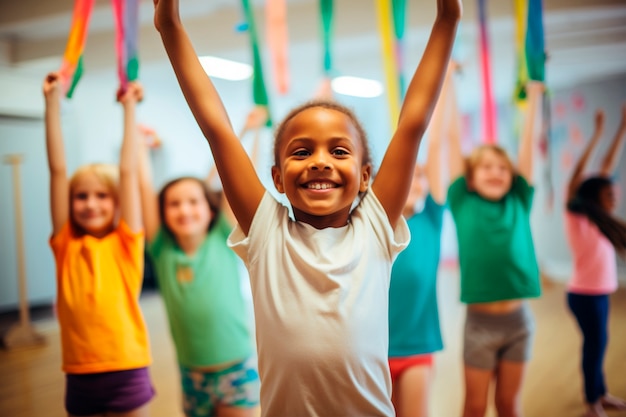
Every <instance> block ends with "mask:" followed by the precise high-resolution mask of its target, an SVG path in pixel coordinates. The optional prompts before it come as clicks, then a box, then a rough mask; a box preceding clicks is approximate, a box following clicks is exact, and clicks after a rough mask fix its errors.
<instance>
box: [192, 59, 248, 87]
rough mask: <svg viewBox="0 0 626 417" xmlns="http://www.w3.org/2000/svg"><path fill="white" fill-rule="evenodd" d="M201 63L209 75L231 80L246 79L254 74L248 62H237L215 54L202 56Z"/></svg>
mask: <svg viewBox="0 0 626 417" xmlns="http://www.w3.org/2000/svg"><path fill="white" fill-rule="evenodd" d="M199 58H200V64H201V65H202V68H204V71H205V72H206V73H207V74H208V75H209V77H215V78H222V79H224V80H230V81H241V80H246V79H248V78H250V77H251V76H252V67H251V66H250V65H248V64H242V63H241V62H235V61H231V60H228V59H223V58H217V57H214V56H201V57H199Z"/></svg>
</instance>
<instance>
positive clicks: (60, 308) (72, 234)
mask: <svg viewBox="0 0 626 417" xmlns="http://www.w3.org/2000/svg"><path fill="white" fill-rule="evenodd" d="M43 92H44V96H45V103H46V110H45V125H46V146H47V152H48V165H49V168H50V210H51V214H52V236H51V238H50V246H51V248H52V252H53V254H54V258H55V262H56V279H57V301H56V306H57V316H58V320H59V326H60V330H61V350H62V360H63V371H64V372H65V373H66V393H65V408H66V410H67V413H68V415H69V416H85V415H89V416H92V415H93V416H104V415H111V414H110V413H115V415H116V416H123V417H144V416H148V415H149V411H148V403H149V401H150V400H151V399H152V397H153V396H154V390H153V388H152V384H151V381H150V376H149V373H148V366H149V365H150V362H151V356H150V346H149V338H148V331H147V327H146V323H145V321H144V318H143V314H142V312H141V308H140V305H139V294H140V291H141V282H142V276H143V266H144V265H143V260H144V257H143V249H144V236H143V231H142V226H141V207H140V200H139V194H138V189H137V184H138V183H137V172H136V171H137V155H136V152H137V151H136V148H137V145H136V142H137V140H136V138H135V137H134V131H135V107H136V104H137V102H139V101H141V99H142V94H143V91H142V88H141V86H140V85H139V84H136V83H131V84H130V85H129V87H128V90H127V91H126V92H125V93H119V94H118V101H119V102H120V103H121V105H122V106H123V108H124V139H123V142H122V149H121V155H120V163H119V168H117V167H113V166H108V165H104V164H90V165H85V166H83V167H81V168H79V169H78V170H77V171H76V172H75V173H74V175H73V176H72V177H71V178H70V179H69V181H68V178H67V174H66V170H67V168H66V161H65V155H64V149H63V136H62V132H61V114H60V113H61V110H60V107H61V95H62V94H61V83H60V78H59V74H58V73H50V74H48V75H47V76H46V78H45V80H44V83H43ZM118 177H119V180H118ZM118 219H119V220H118Z"/></svg>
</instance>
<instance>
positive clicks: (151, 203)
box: [137, 135, 161, 242]
mask: <svg viewBox="0 0 626 417" xmlns="http://www.w3.org/2000/svg"><path fill="white" fill-rule="evenodd" d="M137 141H138V148H139V151H138V161H139V172H138V180H139V195H140V196H141V218H142V220H143V228H144V233H145V236H146V241H147V242H151V241H152V240H153V239H154V237H155V236H156V234H157V231H158V230H159V226H160V223H161V220H160V219H159V203H158V201H157V199H158V197H157V193H156V191H155V190H154V180H153V177H152V165H151V164H150V147H149V146H148V144H147V143H146V141H145V139H144V138H143V137H141V135H137Z"/></svg>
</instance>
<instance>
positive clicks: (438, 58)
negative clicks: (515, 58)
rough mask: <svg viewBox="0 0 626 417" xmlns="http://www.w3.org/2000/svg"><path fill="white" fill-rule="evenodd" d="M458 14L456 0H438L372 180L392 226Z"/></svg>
mask: <svg viewBox="0 0 626 417" xmlns="http://www.w3.org/2000/svg"><path fill="white" fill-rule="evenodd" d="M460 18H461V3H460V1H459V0H438V1H437V18H436V20H435V23H434V25H433V29H432V31H431V34H430V38H429V40H428V44H427V45H426V49H425V51H424V55H423V56H422V59H421V61H420V63H419V65H418V67H417V70H416V71H415V74H414V75H413V79H412V80H411V83H410V84H409V88H408V90H407V94H406V97H405V99H404V103H403V104H402V109H401V110H400V117H399V120H398V127H397V129H396V132H395V134H394V135H393V137H392V139H391V142H390V144H389V147H388V148H387V152H386V153H385V156H384V158H383V161H382V163H381V167H380V170H379V171H378V175H377V176H376V178H375V179H374V183H373V184H372V189H373V191H374V192H375V193H376V196H377V197H378V199H379V201H380V202H381V204H382V206H383V207H384V209H385V212H386V213H387V217H388V218H389V222H390V223H391V225H392V227H395V226H396V223H397V222H398V220H399V219H400V215H401V214H402V210H403V208H404V203H405V201H406V198H407V196H408V192H409V187H410V185H411V178H412V175H413V170H414V168H415V161H416V158H417V151H418V149H419V145H420V142H421V140H422V136H423V134H424V131H425V130H426V127H427V125H428V122H429V120H430V116H431V114H432V112H433V108H434V107H435V103H436V102H437V97H438V96H439V90H440V89H441V84H442V82H443V78H444V74H445V73H446V68H447V66H448V61H449V59H450V53H451V51H452V44H453V43H454V37H455V34H456V29H457V25H458V23H459V20H460Z"/></svg>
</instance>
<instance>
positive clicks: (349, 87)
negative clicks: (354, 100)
mask: <svg viewBox="0 0 626 417" xmlns="http://www.w3.org/2000/svg"><path fill="white" fill-rule="evenodd" d="M331 86H332V88H333V90H334V91H335V92H336V93H338V94H344V95H346V96H354V97H366V98H371V97H378V96H380V95H381V94H382V93H383V85H382V84H381V83H380V82H378V81H376V80H369V79H367V78H359V77H349V76H342V77H337V78H333V80H332V81H331Z"/></svg>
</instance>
